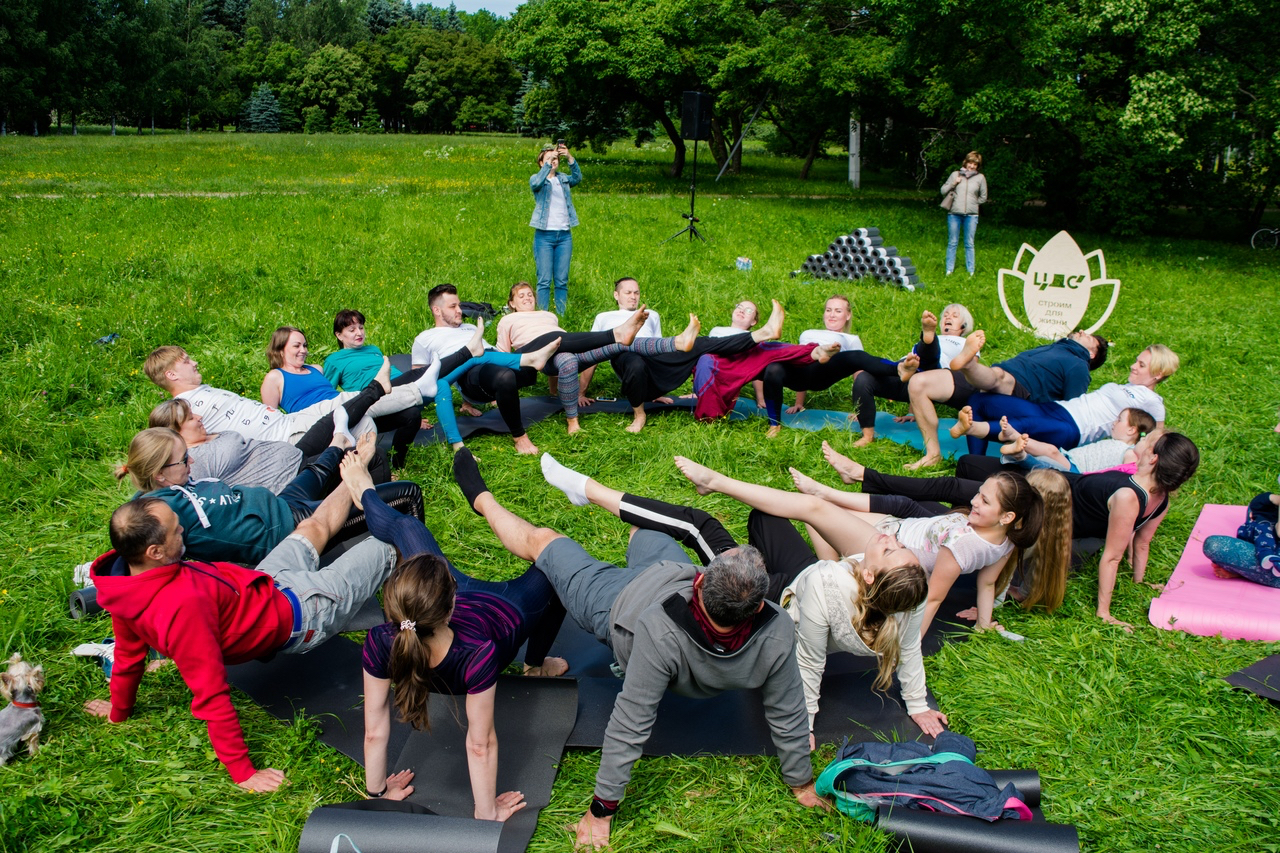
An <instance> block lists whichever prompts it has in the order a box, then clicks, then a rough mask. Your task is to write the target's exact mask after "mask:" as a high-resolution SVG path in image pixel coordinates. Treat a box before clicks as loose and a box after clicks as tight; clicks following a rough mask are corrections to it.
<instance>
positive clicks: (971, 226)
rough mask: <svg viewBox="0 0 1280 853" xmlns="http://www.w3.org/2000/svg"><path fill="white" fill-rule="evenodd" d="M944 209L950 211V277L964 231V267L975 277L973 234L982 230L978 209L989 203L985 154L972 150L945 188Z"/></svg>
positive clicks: (948, 253)
mask: <svg viewBox="0 0 1280 853" xmlns="http://www.w3.org/2000/svg"><path fill="white" fill-rule="evenodd" d="M942 196H943V198H942V207H943V208H944V209H945V210H946V211H947V275H951V271H952V270H954V269H955V268H956V245H957V244H958V243H959V242H960V229H961V228H963V229H964V266H965V269H967V270H968V271H969V275H970V276H971V277H972V276H973V271H974V266H975V264H974V259H973V235H974V234H975V233H976V232H977V230H978V206H979V205H981V204H986V202H987V177H986V175H983V174H982V155H981V154H979V153H978V152H977V151H970V152H969V153H968V154H966V155H965V157H964V164H963V165H962V166H961V167H960V169H959V170H958V171H955V172H952V173H951V176H950V177H949V178H947V182H946V183H945V184H943V185H942Z"/></svg>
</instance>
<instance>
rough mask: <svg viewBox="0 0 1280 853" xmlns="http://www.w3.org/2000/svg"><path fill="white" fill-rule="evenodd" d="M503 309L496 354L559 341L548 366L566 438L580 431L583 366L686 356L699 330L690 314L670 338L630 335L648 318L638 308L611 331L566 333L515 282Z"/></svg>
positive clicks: (529, 349)
mask: <svg viewBox="0 0 1280 853" xmlns="http://www.w3.org/2000/svg"><path fill="white" fill-rule="evenodd" d="M507 305H508V306H510V307H511V313H510V314H508V315H506V316H505V317H503V318H502V319H501V320H499V321H498V349H499V350H501V351H502V352H521V353H527V352H532V351H534V350H537V349H540V348H542V347H545V346H547V345H548V344H551V343H553V342H555V341H559V343H560V349H559V351H558V352H557V353H556V356H555V358H554V359H552V362H553V364H554V365H555V367H556V375H557V378H558V383H557V388H556V393H557V394H558V395H559V397H560V405H562V406H563V407H564V414H565V419H566V420H567V421H568V428H569V433H570V434H572V433H575V432H577V431H578V430H579V429H581V426H580V425H579V423H578V400H579V398H580V393H579V392H580V389H581V384H580V382H579V378H578V374H579V373H581V372H582V371H583V369H584V368H587V367H590V366H591V365H593V364H598V363H600V362H602V361H608V360H609V359H610V358H613V357H614V356H615V355H618V354H619V353H621V352H625V351H627V350H630V351H631V352H638V353H640V354H641V355H657V354H658V353H664V352H677V351H678V352H688V351H689V350H691V349H693V344H694V341H695V340H696V339H697V336H698V330H699V329H700V328H701V324H700V323H699V322H698V318H697V317H695V316H694V315H692V314H690V315H689V325H688V326H687V327H686V328H685V330H684V331H683V332H681V333H680V334H679V335H677V336H676V337H674V338H639V337H636V333H637V332H639V331H640V327H641V326H643V325H644V321H645V318H646V317H648V316H649V315H648V312H647V311H645V308H644V306H643V305H641V306H640V310H638V311H636V313H635V314H633V315H632V317H631V319H630V320H628V321H627V322H625V323H623V324H622V325H621V326H618V327H617V328H615V329H610V330H608V331H605V332H566V331H565V330H564V329H562V328H560V318H559V317H557V316H556V315H555V314H553V313H551V312H550V311H539V310H538V308H537V304H536V297H535V296H534V292H533V286H532V285H530V284H529V282H527V281H521V282H517V283H516V284H515V286H514V287H512V288H511V292H510V294H508V296H507ZM544 372H548V371H544ZM548 375H550V374H549V372H548Z"/></svg>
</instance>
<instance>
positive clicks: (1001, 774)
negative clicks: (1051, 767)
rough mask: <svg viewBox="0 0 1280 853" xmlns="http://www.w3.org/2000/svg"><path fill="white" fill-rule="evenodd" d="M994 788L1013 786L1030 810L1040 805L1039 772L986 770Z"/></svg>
mask: <svg viewBox="0 0 1280 853" xmlns="http://www.w3.org/2000/svg"><path fill="white" fill-rule="evenodd" d="M987 772H988V773H990V774H991V778H992V779H994V780H995V783H996V786H997V787H1000V788H1003V787H1004V786H1005V785H1013V787H1015V788H1017V789H1018V793H1019V794H1021V795H1022V801H1023V802H1024V803H1026V804H1027V805H1028V806H1029V807H1030V808H1033V809H1034V808H1037V807H1038V806H1039V805H1040V794H1041V791H1040V772H1039V771H1037V770H988V771H987Z"/></svg>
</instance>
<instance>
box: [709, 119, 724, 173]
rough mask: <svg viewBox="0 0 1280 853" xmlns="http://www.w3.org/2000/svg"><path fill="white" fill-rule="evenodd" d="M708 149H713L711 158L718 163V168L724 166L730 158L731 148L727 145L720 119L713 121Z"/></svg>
mask: <svg viewBox="0 0 1280 853" xmlns="http://www.w3.org/2000/svg"><path fill="white" fill-rule="evenodd" d="M708 147H710V148H711V158H712V159H713V160H715V161H716V166H723V165H724V161H725V160H727V159H728V157H729V146H728V145H726V144H725V141H724V127H723V126H721V124H720V119H719V118H715V117H713V118H712V119H711V141H710V142H709V143H708Z"/></svg>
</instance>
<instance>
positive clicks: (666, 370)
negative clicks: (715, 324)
mask: <svg viewBox="0 0 1280 853" xmlns="http://www.w3.org/2000/svg"><path fill="white" fill-rule="evenodd" d="M755 346H756V342H755V340H754V339H753V338H752V337H751V335H728V336H726V337H723V338H705V337H704V338H697V339H695V340H694V342H693V349H691V350H690V351H689V352H664V353H658V354H657V355H643V354H641V353H638V352H624V353H620V354H618V355H615V356H614V357H613V359H612V360H611V361H610V362H609V363H610V364H611V365H612V366H613V372H614V373H616V374H617V376H618V381H619V382H620V383H621V384H622V394H623V396H624V397H626V398H627V402H628V403H630V404H631V407H632V408H633V409H634V408H635V407H637V406H639V405H641V404H642V403H647V402H649V401H650V400H654V399H657V398H658V397H661V396H662V395H663V394H666V393H668V392H670V391H674V390H675V389H677V388H679V387H680V386H681V385H683V384H684V383H685V382H686V381H688V379H689V377H690V376H691V375H692V374H693V368H694V367H695V366H696V365H697V363H698V359H700V358H702V357H703V356H704V355H707V354H710V353H715V354H716V355H736V354H737V353H742V352H746V351H747V350H749V349H751V348H753V347H755Z"/></svg>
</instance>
